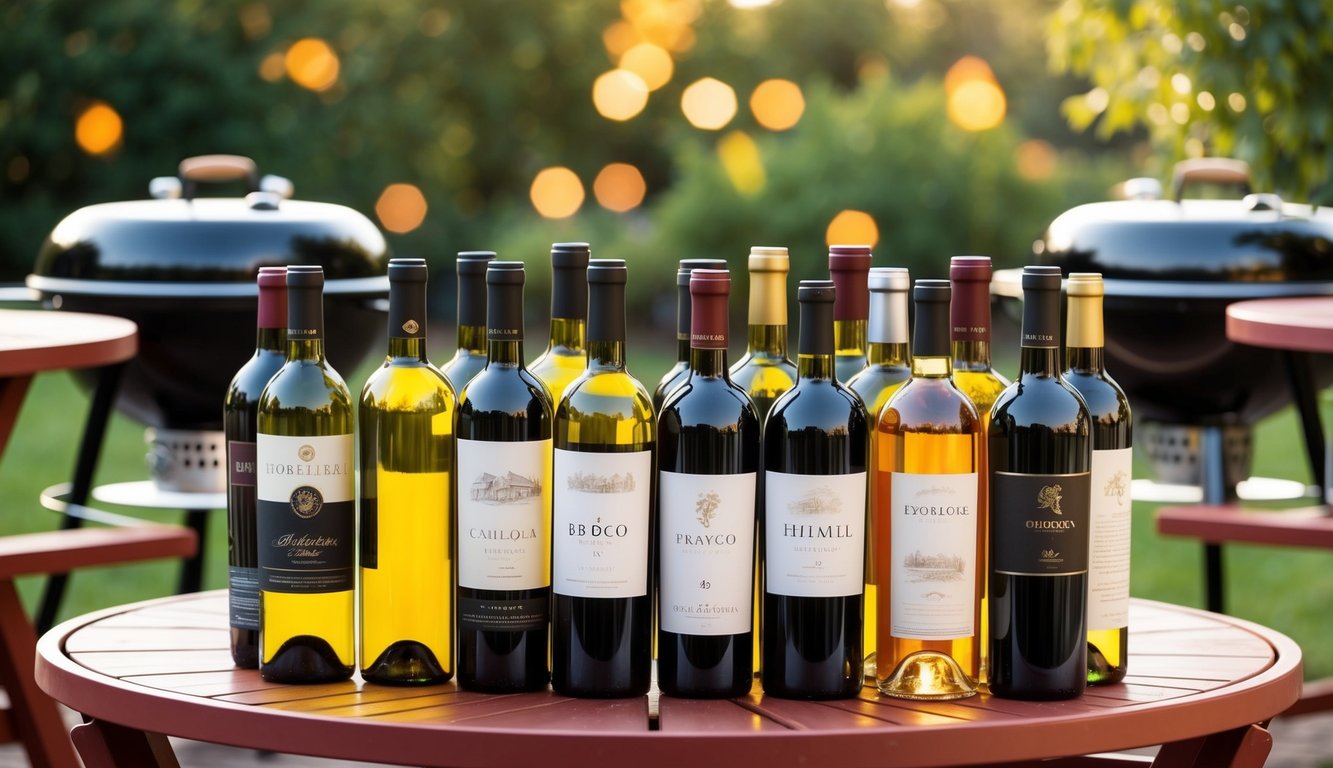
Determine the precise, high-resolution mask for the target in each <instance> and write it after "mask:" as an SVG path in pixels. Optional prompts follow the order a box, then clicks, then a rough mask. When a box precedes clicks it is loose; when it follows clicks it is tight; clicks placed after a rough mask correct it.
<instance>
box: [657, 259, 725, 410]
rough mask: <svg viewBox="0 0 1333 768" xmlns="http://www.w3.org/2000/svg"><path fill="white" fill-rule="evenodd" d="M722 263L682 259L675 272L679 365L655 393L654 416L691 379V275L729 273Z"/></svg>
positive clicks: (720, 260)
mask: <svg viewBox="0 0 1333 768" xmlns="http://www.w3.org/2000/svg"><path fill="white" fill-rule="evenodd" d="M726 268H727V262H725V261H723V260H722V259H681V260H680V267H679V268H678V269H677V270H676V363H675V365H673V366H671V368H670V370H668V371H667V372H666V373H665V374H663V375H662V378H661V380H659V381H658V382H657V388H656V389H654V390H653V413H659V412H661V410H662V403H663V402H665V401H666V398H667V395H669V394H671V390H673V389H675V388H676V385H678V384H680V383H681V382H682V381H684V380H685V379H686V378H687V377H688V376H689V375H690V272H692V271H694V270H696V269H726Z"/></svg>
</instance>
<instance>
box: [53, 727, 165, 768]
mask: <svg viewBox="0 0 1333 768" xmlns="http://www.w3.org/2000/svg"><path fill="white" fill-rule="evenodd" d="M70 738H71V739H73V741H74V745H75V746H76V747H78V749H79V757H81V758H83V764H84V765H85V766H86V768H180V763H179V762H177V760H176V754H175V753H174V752H172V751H171V742H169V741H167V737H166V736H163V735H162V734H160V733H147V732H145V731H140V730H137V729H134V728H126V727H125V726H123V725H116V724H115V723H108V722H106V721H105V720H89V721H88V722H86V723H83V724H82V725H76V726H74V730H72V731H70Z"/></svg>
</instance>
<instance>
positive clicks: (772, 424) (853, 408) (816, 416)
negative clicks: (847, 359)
mask: <svg viewBox="0 0 1333 768" xmlns="http://www.w3.org/2000/svg"><path fill="white" fill-rule="evenodd" d="M868 423H869V415H868V414H867V412H866V407H865V403H864V402H863V401H862V400H861V397H860V395H858V394H857V393H856V392H855V391H854V390H852V389H851V388H850V387H848V386H846V385H845V384H840V383H838V382H836V381H834V380H832V379H803V380H801V381H798V382H797V383H796V386H795V387H792V388H791V389H789V390H787V391H786V392H784V393H783V394H782V395H781V396H780V397H778V399H777V400H776V401H774V403H773V407H772V409H771V410H770V411H769V413H768V420H767V421H766V422H765V434H767V433H768V430H769V429H773V430H775V431H784V430H785V431H791V430H800V429H809V428H814V429H817V430H824V431H850V432H860V433H862V434H864V432H865V430H866V428H867V426H868Z"/></svg>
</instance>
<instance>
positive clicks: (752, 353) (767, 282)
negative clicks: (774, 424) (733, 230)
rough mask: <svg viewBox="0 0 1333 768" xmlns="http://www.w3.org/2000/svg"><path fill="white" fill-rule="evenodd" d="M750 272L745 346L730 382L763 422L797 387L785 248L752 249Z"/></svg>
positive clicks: (787, 262) (788, 268)
mask: <svg viewBox="0 0 1333 768" xmlns="http://www.w3.org/2000/svg"><path fill="white" fill-rule="evenodd" d="M749 269H750V313H749V328H748V330H747V345H746V349H745V355H744V356H742V357H741V359H740V360H737V361H736V363H735V364H734V365H732V366H731V381H732V382H733V383H734V384H736V386H738V387H740V388H741V389H743V390H745V393H746V394H747V395H749V396H750V402H752V403H754V407H755V410H757V411H758V412H759V421H760V423H763V422H764V421H766V420H767V419H768V410H769V408H771V407H772V406H773V401H775V400H777V399H778V397H780V396H781V395H782V393H783V392H786V391H787V390H789V389H791V388H792V387H793V386H794V385H795V384H796V364H795V363H793V362H792V361H791V358H790V357H788V356H787V272H788V271H789V270H790V269H791V262H790V258H789V257H788V255H787V249H786V248H780V247H771V246H755V247H753V248H751V249H750V259H749Z"/></svg>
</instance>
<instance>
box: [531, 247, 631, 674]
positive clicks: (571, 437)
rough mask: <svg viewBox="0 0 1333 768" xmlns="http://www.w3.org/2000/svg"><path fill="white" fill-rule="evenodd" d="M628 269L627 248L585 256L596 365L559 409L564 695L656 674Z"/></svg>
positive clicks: (556, 623) (555, 578)
mask: <svg viewBox="0 0 1333 768" xmlns="http://www.w3.org/2000/svg"><path fill="white" fill-rule="evenodd" d="M627 277H628V272H627V270H626V269H625V262H624V261H622V260H619V259H593V260H592V261H590V262H589V263H588V369H587V370H586V371H585V372H584V373H583V375H582V376H580V377H579V378H577V379H575V380H574V383H572V384H570V385H569V388H568V389H567V390H566V391H565V397H564V399H563V400H561V401H560V405H559V407H558V408H556V414H555V468H554V475H553V477H554V482H555V486H554V488H553V491H552V493H553V496H554V522H553V524H552V531H551V573H552V583H551V590H552V593H553V594H554V600H553V605H554V607H553V613H552V616H551V624H552V636H551V651H552V653H551V659H552V660H551V684H552V686H553V687H554V688H555V691H556V693H561V694H564V695H566V696H589V697H611V696H642V695H644V694H646V693H647V692H648V688H649V685H650V684H651V682H652V625H653V622H652V609H653V603H652V597H651V596H652V594H653V592H652V586H651V581H650V578H649V576H650V569H649V552H650V542H651V539H652V536H651V533H652V530H653V518H652V506H653V505H652V502H653V497H654V493H653V491H654V490H655V485H654V482H653V480H654V478H653V475H654V472H655V470H656V466H655V464H656V462H655V461H654V460H653V459H654V456H655V452H656V448H657V435H656V431H655V428H656V420H655V419H654V418H653V406H652V400H651V398H650V397H649V395H648V390H647V389H645V388H644V386H643V385H642V384H640V383H639V382H638V380H636V379H635V378H634V377H633V376H631V375H630V373H629V371H628V370H626V368H625V281H626V279H627Z"/></svg>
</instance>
